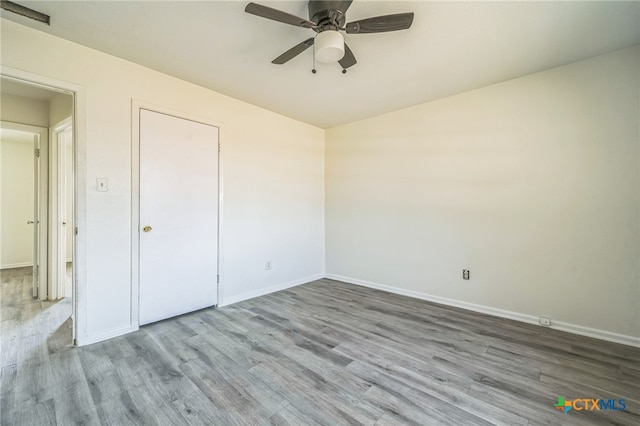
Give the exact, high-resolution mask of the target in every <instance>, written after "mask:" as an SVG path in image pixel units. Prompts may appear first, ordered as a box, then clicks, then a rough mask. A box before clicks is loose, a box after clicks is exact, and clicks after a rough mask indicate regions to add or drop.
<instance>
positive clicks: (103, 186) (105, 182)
mask: <svg viewBox="0 0 640 426" xmlns="http://www.w3.org/2000/svg"><path fill="white" fill-rule="evenodd" d="M96 189H97V190H98V192H107V191H108V190H109V179H107V178H98V179H96Z"/></svg>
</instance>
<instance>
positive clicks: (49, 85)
mask: <svg viewBox="0 0 640 426" xmlns="http://www.w3.org/2000/svg"><path fill="white" fill-rule="evenodd" d="M0 75H1V76H2V77H3V78H7V79H11V80H14V81H16V82H18V83H21V84H26V85H31V86H39V87H41V88H43V89H47V90H51V91H56V92H62V93H65V94H68V95H71V97H72V102H73V112H72V117H73V124H74V126H73V163H74V164H73V176H74V183H73V186H74V188H73V193H74V200H73V201H74V208H73V223H74V227H75V229H74V238H73V265H74V268H73V275H72V281H73V283H72V289H73V290H72V301H73V303H72V313H71V318H72V339H73V344H75V345H79V346H82V345H84V344H87V343H88V342H89V338H88V332H87V313H86V311H87V254H86V253H87V235H86V232H85V230H86V229H87V143H86V126H85V123H86V88H85V87H84V86H81V85H78V84H75V83H70V82H68V81H63V80H58V79H55V78H50V77H46V76H43V75H40V74H35V73H32V72H28V71H24V70H20V69H16V68H12V67H8V66H6V65H0Z"/></svg>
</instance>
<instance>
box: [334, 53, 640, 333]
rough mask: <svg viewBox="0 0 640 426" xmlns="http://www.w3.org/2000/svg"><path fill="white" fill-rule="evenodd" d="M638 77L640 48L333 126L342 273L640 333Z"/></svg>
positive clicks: (337, 255) (337, 256) (337, 260)
mask: <svg viewBox="0 0 640 426" xmlns="http://www.w3.org/2000/svg"><path fill="white" fill-rule="evenodd" d="M639 75H640V72H639V66H638V47H634V48H630V49H626V50H622V51H617V52H614V53H611V54H608V55H604V56H600V57H596V58H593V59H589V60H586V61H582V62H577V63H574V64H571V65H567V66H564V67H560V68H555V69H551V70H548V71H545V72H541V73H538V74H534V75H529V76H526V77H523V78H519V79H515V80H511V81H507V82H504V83H501V84H497V85H494V86H490V87H486V88H483V89H479V90H475V91H471V92H467V93H464V94H460V95H457V96H453V97H450V98H446V99H442V100H438V101H434V102H430V103H426V104H423V105H419V106H416V107H413V108H408V109H404V110H401V111H397V112H393V113H390V114H386V115H383V116H379V117H375V118H372V119H368V120H364V121H360V122H357V123H353V124H348V125H345V126H341V127H337V128H333V129H330V130H328V131H327V135H326V244H327V252H326V253H327V258H326V262H327V272H328V273H329V274H331V275H334V276H340V277H347V278H348V279H350V280H351V281H356V282H357V281H360V282H364V283H372V284H377V285H386V286H391V287H394V288H396V290H399V291H402V292H405V293H410V294H414V295H423V296H424V295H429V296H435V297H440V298H446V299H452V300H454V301H458V302H463V303H467V304H470V306H473V305H475V306H480V307H488V308H490V309H498V310H506V311H511V312H514V313H517V314H524V316H523V317H526V316H527V315H528V316H530V317H531V318H535V317H549V318H551V319H552V320H554V321H555V322H561V323H566V324H567V325H568V327H569V328H570V326H577V327H574V329H575V330H578V331H580V327H586V328H587V329H590V330H592V331H593V330H601V331H604V332H605V333H618V334H621V335H625V336H633V337H635V338H636V344H637V343H638V342H640V341H638V340H637V338H638V337H640V277H639V259H640V252H639V235H640V233H639V217H640V213H639V186H640V179H639V135H638V129H639V123H638V121H639V118H638V117H639V113H640V111H639V107H638V102H639V101H638V99H639V96H638V95H639V87H638V76H639ZM424 84H429V82H428V80H426V81H425V83H424ZM463 268H466V269H470V270H471V280H469V281H464V280H462V276H461V275H462V273H461V271H462V269H463ZM582 331H584V330H582Z"/></svg>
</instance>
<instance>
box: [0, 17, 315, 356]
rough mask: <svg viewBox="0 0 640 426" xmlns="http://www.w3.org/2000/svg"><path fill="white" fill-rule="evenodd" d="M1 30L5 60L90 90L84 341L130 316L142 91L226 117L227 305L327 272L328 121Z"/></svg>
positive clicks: (119, 327)
mask: <svg viewBox="0 0 640 426" xmlns="http://www.w3.org/2000/svg"><path fill="white" fill-rule="evenodd" d="M1 36H2V37H1V38H2V64H3V65H4V66H7V67H11V68H13V69H19V70H24V71H27V72H32V73H35V74H38V75H43V76H46V77H48V78H53V79H57V80H61V81H66V82H70V83H73V84H76V85H79V86H82V87H84V92H83V95H84V96H85V106H86V110H85V111H84V112H85V113H86V115H85V117H86V121H85V122H84V123H82V124H83V125H84V126H85V128H86V135H85V136H86V139H85V140H84V143H86V150H87V155H86V170H87V176H86V184H85V186H84V187H82V188H80V191H81V192H82V193H86V195H87V211H86V216H87V220H88V224H87V227H86V229H80V230H79V232H80V233H84V234H83V238H86V241H87V247H86V256H87V262H86V287H79V291H80V293H79V300H81V301H82V302H81V303H83V304H84V306H82V307H81V308H82V309H81V310H80V311H79V315H80V316H83V318H82V319H81V320H80V321H82V322H83V324H81V329H80V330H79V335H78V337H79V341H80V342H81V343H82V342H87V341H94V340H99V339H102V338H106V337H109V336H112V335H114V334H118V333H120V332H125V331H126V330H127V329H128V327H130V325H131V315H130V312H131V215H132V210H131V209H132V206H131V187H132V184H131V150H132V139H131V131H132V123H131V102H132V99H135V100H139V101H143V102H147V103H150V104H154V105H159V106H161V107H164V108H170V109H172V110H174V111H179V112H182V113H184V114H187V115H191V116H197V117H202V119H204V120H211V121H216V122H218V123H220V125H221V131H220V135H221V137H220V138H221V143H222V161H223V163H222V181H223V185H224V186H223V187H224V204H223V210H222V215H223V226H222V236H221V246H222V254H223V257H222V258H221V272H222V276H221V281H222V292H223V293H222V300H221V302H222V303H230V302H233V301H234V300H241V299H243V298H247V297H251V296H254V295H258V294H261V293H263V292H266V291H270V290H273V289H275V288H280V287H284V286H288V285H292V284H295V283H300V282H304V281H306V280H309V279H313V278H316V277H319V276H322V274H323V272H324V131H323V130H322V129H319V128H316V127H313V126H310V125H307V124H304V123H301V122H298V121H295V120H292V119H289V118H286V117H283V116H281V115H278V114H275V113H273V112H270V111H267V110H264V109H262V108H258V107H256V106H253V105H250V104H247V103H244V102H241V101H238V100H235V99H232V98H229V97H227V96H223V95H221V94H219V93H216V92H213V91H211V90H207V89H204V88H202V87H199V86H196V85H194V84H190V83H187V82H185V81H182V80H179V79H176V78H173V77H170V76H167V75H164V74H161V73H159V72H156V71H152V70H150V69H148V68H145V67H142V66H139V65H135V64H133V63H131V62H127V61H124V60H121V59H118V58H115V57H113V56H110V55H106V54H104V53H101V52H98V51H96V50H92V49H89V48H86V47H83V46H80V45H77V44H74V43H71V42H68V41H65V40H62V39H59V38H56V37H53V36H50V35H47V34H45V33H43V32H40V31H36V30H33V29H29V28H27V27H24V26H22V25H19V24H16V23H14V22H10V21H7V20H2V27H1ZM61 58H63V59H61ZM81 161H84V160H82V159H81ZM99 177H100V178H103V177H104V178H108V179H109V192H106V193H102V192H97V191H96V188H95V182H96V178H99ZM267 259H268V260H271V261H272V264H273V269H272V270H271V271H265V268H264V263H265V260H267ZM83 298H86V302H85V301H84V299H83ZM83 327H84V328H83Z"/></svg>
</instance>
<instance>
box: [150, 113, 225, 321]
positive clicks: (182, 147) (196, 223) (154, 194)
mask: <svg viewBox="0 0 640 426" xmlns="http://www.w3.org/2000/svg"><path fill="white" fill-rule="evenodd" d="M139 233H140V235H139V237H140V246H139V247H140V253H139V256H140V257H139V262H140V265H139V266H140V267H139V274H140V277H139V282H140V293H139V323H140V324H141V325H142V324H148V323H151V322H154V321H159V320H162V319H165V318H170V317H173V316H176V315H180V314H184V313H187V312H191V311H194V310H197V309H202V308H206V307H209V306H213V305H216V304H217V303H218V300H217V297H218V288H217V274H218V128H217V127H214V126H210V125H207V124H203V123H198V122H195V121H191V120H186V119H182V118H178V117H174V116H171V115H167V114H161V113H158V112H154V111H149V110H145V109H141V110H140V230H139Z"/></svg>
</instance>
